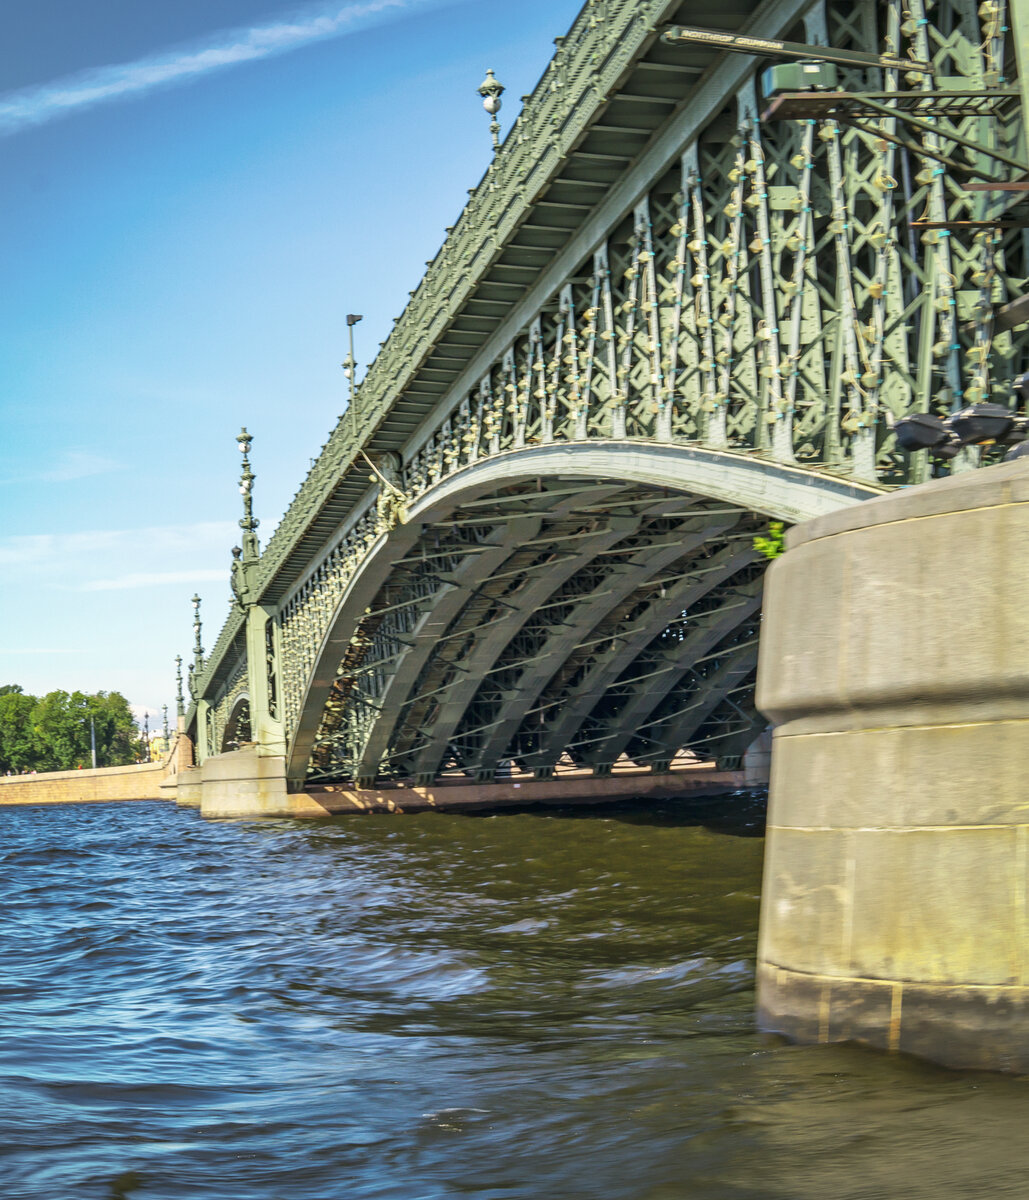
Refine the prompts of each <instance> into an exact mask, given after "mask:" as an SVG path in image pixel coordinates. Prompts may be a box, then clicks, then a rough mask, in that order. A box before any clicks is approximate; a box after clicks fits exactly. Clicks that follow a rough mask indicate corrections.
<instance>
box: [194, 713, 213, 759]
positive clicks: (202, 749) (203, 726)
mask: <svg viewBox="0 0 1029 1200" xmlns="http://www.w3.org/2000/svg"><path fill="white" fill-rule="evenodd" d="M210 708H211V706H210V704H209V703H208V702H207V701H206V700H203V699H200V700H197V744H196V761H197V764H198V765H199V764H200V763H202V762H203V761H204V759H205V758H207V756H208V755H209V754H213V753H214V747H213V746H209V745H208V741H209V740H210V739H209V738H208V736H207V714H208V711H209V710H210Z"/></svg>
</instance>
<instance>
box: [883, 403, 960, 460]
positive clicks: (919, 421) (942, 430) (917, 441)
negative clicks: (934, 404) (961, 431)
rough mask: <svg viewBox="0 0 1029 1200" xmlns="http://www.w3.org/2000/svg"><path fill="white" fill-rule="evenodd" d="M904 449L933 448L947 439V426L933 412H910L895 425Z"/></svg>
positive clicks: (894, 427)
mask: <svg viewBox="0 0 1029 1200" xmlns="http://www.w3.org/2000/svg"><path fill="white" fill-rule="evenodd" d="M893 432H894V434H895V435H896V438H897V444H898V445H899V446H900V448H901V449H902V450H907V451H908V452H909V453H913V452H914V451H916V450H931V449H932V448H933V447H934V446H939V445H940V444H941V443H943V442H945V441H946V440H947V427H946V425H944V423H943V421H941V420H940V418H939V417H935V416H933V414H932V413H917V412H916V413H908V414H907V415H906V416H903V417H901V418H900V420H899V421H897V422H896V424H895V425H894V426H893Z"/></svg>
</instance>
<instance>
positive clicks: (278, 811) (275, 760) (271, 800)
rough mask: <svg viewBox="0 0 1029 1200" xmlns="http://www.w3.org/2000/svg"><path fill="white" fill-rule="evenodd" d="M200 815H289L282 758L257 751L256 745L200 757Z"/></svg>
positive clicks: (283, 760)
mask: <svg viewBox="0 0 1029 1200" xmlns="http://www.w3.org/2000/svg"><path fill="white" fill-rule="evenodd" d="M202 772H203V775H202V783H201V788H200V815H201V816H204V817H283V816H288V815H289V811H290V808H289V800H288V798H287V796H286V760H285V757H284V756H282V755H278V756H274V755H269V754H261V752H260V747H259V746H256V745H249V746H244V747H243V749H242V750H233V751H230V752H229V753H227V754H214V755H212V756H211V757H210V758H207V759H205V760H204V765H203V768H202Z"/></svg>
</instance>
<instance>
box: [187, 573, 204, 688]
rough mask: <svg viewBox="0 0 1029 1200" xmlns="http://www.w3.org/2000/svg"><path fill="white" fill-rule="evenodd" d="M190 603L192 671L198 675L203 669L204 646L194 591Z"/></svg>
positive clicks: (198, 607)
mask: <svg viewBox="0 0 1029 1200" xmlns="http://www.w3.org/2000/svg"><path fill="white" fill-rule="evenodd" d="M190 604H192V605H193V671H194V674H196V675H199V674H200V672H201V671H202V670H203V669H204V646H203V643H202V642H201V641H200V630H201V628H202V625H201V622H200V597H199V596H198V595H196V594H195V593H194V595H193V599H192V600H191V601H190Z"/></svg>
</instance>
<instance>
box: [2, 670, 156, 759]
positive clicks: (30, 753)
mask: <svg viewBox="0 0 1029 1200" xmlns="http://www.w3.org/2000/svg"><path fill="white" fill-rule="evenodd" d="M91 717H92V719H93V727H94V729H95V730H96V761H97V766H98V767H113V766H120V765H122V764H123V763H131V762H135V761H136V760H137V759H138V757H139V754H140V743H139V731H138V730H137V729H136V724H135V721H134V720H133V718H132V712H131V710H130V709H129V702H128V701H127V700H126V699H125V697H124V696H123V695H122V694H121V693H120V692H97V693H95V694H94V695H87V694H86V693H85V692H64V691H56V692H48V693H47V695H45V696H28V695H26V694H25V693H24V692H23V691H22V689H21V687H20V686H19V685H18V684H5V685H3V686H0V773H3V774H6V773H7V772H8V771H12V772H15V773H20V772H22V771H69V770H74V769H75V768H76V767H88V766H90V765H91V754H90V718H91Z"/></svg>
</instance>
